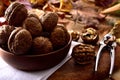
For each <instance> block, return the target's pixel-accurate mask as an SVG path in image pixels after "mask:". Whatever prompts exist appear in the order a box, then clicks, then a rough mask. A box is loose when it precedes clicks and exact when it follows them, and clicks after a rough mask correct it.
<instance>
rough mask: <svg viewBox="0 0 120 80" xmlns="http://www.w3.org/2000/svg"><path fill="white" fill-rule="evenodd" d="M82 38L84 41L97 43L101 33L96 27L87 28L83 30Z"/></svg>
mask: <svg viewBox="0 0 120 80" xmlns="http://www.w3.org/2000/svg"><path fill="white" fill-rule="evenodd" d="M81 38H82V40H83V42H84V43H87V44H96V43H97V41H98V40H99V35H98V33H97V31H96V30H95V29H94V28H87V29H85V30H84V31H83V32H82V35H81Z"/></svg>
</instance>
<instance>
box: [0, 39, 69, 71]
mask: <svg viewBox="0 0 120 80" xmlns="http://www.w3.org/2000/svg"><path fill="white" fill-rule="evenodd" d="M70 46H71V37H70V39H69V41H68V43H67V44H66V45H65V46H64V47H63V48H61V49H59V50H56V51H53V52H50V53H47V54H40V55H13V54H12V53H10V52H7V51H5V50H3V49H2V48H0V56H1V57H2V58H3V59H4V60H5V61H6V62H7V63H8V64H9V65H11V66H13V67H15V68H17V69H21V70H29V71H31V70H43V69H48V68H51V67H53V66H55V65H57V64H58V63H59V62H61V61H62V60H63V59H64V58H65V56H66V55H67V54H68V51H69V48H70Z"/></svg>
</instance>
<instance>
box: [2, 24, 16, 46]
mask: <svg viewBox="0 0 120 80" xmlns="http://www.w3.org/2000/svg"><path fill="white" fill-rule="evenodd" d="M13 30H14V27H13V26H9V25H2V26H1V27H0V45H6V44H7V41H8V38H9V36H10V34H11V32H12V31H13Z"/></svg>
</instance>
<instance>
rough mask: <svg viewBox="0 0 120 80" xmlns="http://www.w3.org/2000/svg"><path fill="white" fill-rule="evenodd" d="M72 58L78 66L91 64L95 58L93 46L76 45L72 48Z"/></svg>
mask: <svg viewBox="0 0 120 80" xmlns="http://www.w3.org/2000/svg"><path fill="white" fill-rule="evenodd" d="M71 55H72V57H73V59H74V60H75V62H76V63H78V64H88V63H91V62H92V61H93V60H94V58H95V46H93V45H90V44H82V43H81V44H78V45H76V46H74V47H73V50H72V54H71Z"/></svg>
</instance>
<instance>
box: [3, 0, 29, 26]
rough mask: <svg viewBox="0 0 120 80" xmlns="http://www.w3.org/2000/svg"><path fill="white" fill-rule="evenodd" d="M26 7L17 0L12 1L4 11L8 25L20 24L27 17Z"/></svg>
mask: <svg viewBox="0 0 120 80" xmlns="http://www.w3.org/2000/svg"><path fill="white" fill-rule="evenodd" d="M27 14H28V12H27V9H26V8H25V6H24V5H23V4H21V3H19V2H13V3H11V4H10V6H9V7H8V8H7V9H6V11H5V18H6V21H7V22H8V24H9V25H12V26H16V27H19V26H22V23H23V21H24V20H25V19H26V17H27Z"/></svg>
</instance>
